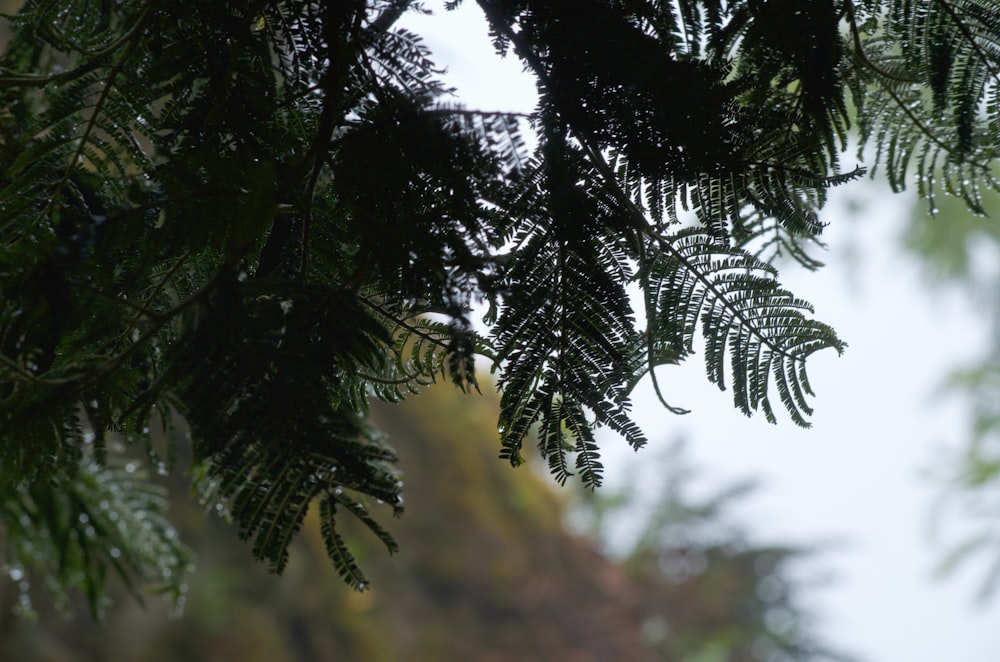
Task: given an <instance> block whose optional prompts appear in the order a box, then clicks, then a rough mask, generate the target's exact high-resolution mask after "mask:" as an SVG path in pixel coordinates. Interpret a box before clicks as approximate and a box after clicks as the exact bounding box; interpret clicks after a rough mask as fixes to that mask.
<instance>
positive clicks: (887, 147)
mask: <svg viewBox="0 0 1000 662" xmlns="http://www.w3.org/2000/svg"><path fill="white" fill-rule="evenodd" d="M851 18H852V19H853V20H852V23H851V29H852V30H853V34H854V35H855V39H854V56H855V61H856V66H857V68H858V70H859V71H860V72H861V75H862V76H863V77H864V78H865V79H866V80H867V81H868V83H869V86H870V87H869V94H868V95H867V96H866V98H865V99H864V101H863V103H862V106H861V108H860V109H859V110H860V113H859V116H860V126H861V131H862V144H874V145H875V146H876V162H877V164H878V166H879V167H880V168H881V169H883V170H884V171H885V174H886V176H887V178H888V179H889V182H890V184H891V185H892V187H893V189H895V190H901V189H902V188H904V187H905V185H906V184H907V182H908V180H909V177H910V176H911V173H913V174H914V175H915V178H916V185H917V190H918V192H919V193H920V195H921V197H924V198H926V199H928V200H929V201H930V204H931V208H932V209H934V208H935V204H934V197H935V195H936V194H937V193H938V192H939V191H940V190H944V191H945V192H947V193H949V194H951V195H955V196H959V197H961V198H962V199H963V200H965V202H966V204H967V205H968V206H969V207H970V208H971V209H972V210H974V211H976V212H978V213H982V211H983V210H982V205H981V193H980V187H981V186H986V187H989V188H993V189H997V188H998V187H1000V180H997V178H996V177H995V174H994V173H993V171H992V168H991V162H992V161H993V160H994V159H995V158H996V157H997V155H998V151H997V150H998V144H1000V133H998V132H997V131H996V130H995V128H991V127H996V126H997V125H998V118H1000V114H998V113H1000V108H998V107H997V105H996V104H995V103H990V100H991V99H995V98H996V95H997V92H996V89H997V84H998V82H997V81H998V77H1000V43H998V38H997V35H998V34H1000V3H997V2H993V1H985V2H984V1H982V0H936V1H935V2H926V3H914V2H891V3H889V7H888V11H887V12H886V13H885V14H884V15H879V14H878V13H877V12H873V13H869V14H866V13H864V12H862V11H859V12H858V15H857V16H854V15H853V14H852V15H851ZM872 26H878V28H879V31H878V32H874V30H873V27H872Z"/></svg>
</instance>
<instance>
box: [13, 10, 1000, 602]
mask: <svg viewBox="0 0 1000 662" xmlns="http://www.w3.org/2000/svg"><path fill="white" fill-rule="evenodd" d="M478 4H479V6H480V8H481V9H482V10H483V12H484V13H485V15H486V17H487V19H488V21H489V24H490V29H491V33H492V36H493V39H494V41H495V43H496V46H497V48H498V49H499V50H501V51H503V52H513V53H515V54H516V55H517V56H518V57H519V58H520V59H521V60H522V61H523V63H524V65H525V67H526V69H527V70H528V71H529V72H530V73H531V74H532V75H533V76H534V77H535V79H536V80H537V82H538V88H539V91H540V102H539V106H538V109H537V112H535V113H534V114H533V115H532V117H531V118H530V120H531V123H532V127H533V129H534V130H535V131H536V132H537V134H538V138H539V146H538V149H537V151H536V152H535V153H534V154H528V153H526V151H525V149H524V146H523V142H522V141H521V137H520V134H519V132H520V131H521V130H522V129H523V123H522V121H521V120H522V119H523V118H519V117H516V116H512V115H504V114H497V113H484V112H478V111H470V110H466V109H464V108H461V107H458V106H455V105H453V104H450V103H447V102H446V101H445V100H444V97H443V96H442V95H443V94H444V93H445V90H444V89H443V87H442V85H441V84H440V83H439V82H437V80H436V79H435V76H436V74H437V73H438V70H437V68H436V65H435V64H434V62H432V61H431V59H430V54H429V53H428V51H427V49H426V48H425V47H424V45H423V44H422V42H421V40H420V37H419V36H418V35H416V34H413V33H411V32H409V31H407V30H404V29H401V28H399V27H397V25H396V23H397V21H398V19H399V18H400V17H401V16H402V15H403V14H404V13H405V12H407V11H416V10H420V6H419V3H417V2H413V1H411V0H345V1H343V2H331V3H314V2H305V1H279V0H254V1H252V2H226V1H220V2H211V3H166V4H165V3H157V2H151V1H148V0H147V1H141V0H123V1H122V2H117V3H107V2H103V1H100V2H98V1H93V0H74V1H72V2H64V3H51V2H41V1H38V0H32V1H29V2H26V3H25V4H24V6H23V7H22V8H21V9H20V11H19V12H18V14H17V15H16V16H15V17H14V18H13V19H12V21H11V27H12V31H13V32H12V35H13V36H12V38H11V40H10V43H9V44H8V46H7V49H6V52H5V54H4V55H3V58H2V60H0V67H2V74H0V97H2V103H0V109H2V110H0V246H2V253H0V403H2V405H0V424H2V428H0V434H2V436H0V472H2V475H3V477H4V482H3V488H0V503H3V504H4V507H3V509H2V512H3V513H4V521H8V520H10V519H11V518H14V519H16V518H18V517H20V514H21V513H23V512H24V507H22V506H21V505H19V504H21V501H20V499H21V495H23V493H24V491H25V490H27V489H28V488H29V486H31V485H37V484H44V483H45V482H46V481H50V482H52V484H53V485H57V484H59V483H58V481H56V478H55V477H59V476H65V477H67V480H68V481H72V480H74V478H73V477H74V476H75V475H76V472H77V471H78V470H79V467H80V466H82V464H81V463H82V462H84V458H85V457H91V456H92V457H93V458H94V461H95V462H97V463H98V466H101V465H102V463H105V462H106V461H107V460H106V455H107V453H106V444H107V443H108V441H107V440H109V439H115V438H121V439H123V440H125V441H126V442H127V443H130V444H131V443H142V442H143V439H145V440H146V442H145V444H146V446H147V447H148V449H149V453H150V455H151V456H154V460H155V461H159V460H160V459H161V458H159V455H163V458H162V459H163V460H164V461H165V462H166V463H167V464H169V463H170V457H171V454H172V453H173V452H174V450H173V447H172V446H169V447H168V448H167V449H166V450H164V449H156V448H154V447H153V445H152V444H150V443H149V440H148V432H147V430H148V429H149V427H150V425H151V424H164V423H169V421H170V420H171V419H172V418H173V417H174V416H176V415H181V416H184V417H185V418H187V419H188V421H189V422H190V424H191V429H192V440H191V442H192V447H193V453H194V457H195V460H196V462H197V466H198V471H199V473H200V475H201V476H202V478H201V481H200V483H201V486H202V488H203V490H204V491H205V493H206V498H209V499H211V500H212V502H213V503H219V504H222V505H224V507H225V510H226V511H227V512H228V514H229V516H230V517H231V518H232V519H233V520H234V521H235V523H236V525H237V526H238V528H239V530H240V532H241V533H242V534H243V535H244V536H245V537H247V538H250V539H252V540H253V550H254V552H255V554H256V555H257V556H258V557H259V558H261V559H265V560H266V561H267V562H268V563H269V565H270V567H271V568H273V569H275V570H281V568H282V567H284V565H285V562H286V559H287V549H288V543H289V540H290V539H291V538H292V536H293V535H294V534H295V532H296V531H298V529H299V528H300V526H301V524H302V521H303V519H304V517H305V515H306V512H307V510H308V508H309V506H310V504H312V503H319V504H320V510H321V515H322V519H323V528H322V531H323V534H324V537H325V540H326V544H327V548H328V551H329V554H330V557H331V559H332V560H333V562H334V564H335V565H336V567H337V569H338V571H339V572H340V573H341V575H342V576H343V577H344V578H345V580H347V581H348V582H349V583H351V584H352V585H354V586H356V587H363V586H364V585H365V582H366V580H365V578H364V576H363V575H362V574H361V571H360V569H359V568H358V565H357V563H356V562H355V560H354V558H353V557H352V555H351V552H350V551H349V550H348V549H347V547H346V546H345V545H344V544H343V541H342V540H343V539H342V537H341V535H340V533H339V529H338V523H339V521H340V515H341V514H342V513H345V512H346V513H349V514H350V515H352V516H354V517H355V518H357V519H358V520H359V521H361V522H362V523H364V524H365V525H367V526H368V527H369V528H370V529H371V530H372V531H373V532H374V533H375V534H376V535H377V536H378V537H379V538H381V539H382V540H383V542H385V544H386V545H387V546H388V547H389V548H390V549H394V543H393V542H392V539H391V537H390V536H389V534H388V533H387V532H386V531H385V530H384V529H383V528H382V526H381V525H380V524H378V523H376V522H375V521H374V520H373V519H372V518H371V516H370V515H369V512H368V510H367V506H366V499H371V500H381V501H385V502H388V503H390V504H395V505H396V511H397V513H398V512H399V511H401V507H400V505H399V504H400V503H401V502H400V489H401V483H400V482H399V480H398V477H397V475H396V473H395V470H394V468H393V462H394V458H395V456H394V453H393V451H392V450H391V449H390V448H389V447H388V446H387V445H386V443H385V442H384V440H383V439H382V438H381V437H380V436H379V435H378V433H377V432H376V431H375V430H373V429H372V428H371V427H370V426H368V425H367V424H366V422H365V413H366V411H367V407H368V399H369V398H370V397H378V398H382V399H387V400H392V401H394V400H398V399H400V398H402V397H403V396H404V395H406V394H407V393H409V392H413V391H415V390H418V389H419V388H420V387H421V386H422V385H424V384H427V383H429V382H433V381H435V380H438V379H441V378H446V379H450V380H451V381H453V382H454V383H456V384H457V385H458V386H459V387H461V388H463V389H475V388H476V377H475V374H474V363H473V361H474V357H475V356H477V355H479V356H484V357H486V358H488V359H489V360H490V361H491V362H492V364H493V369H494V371H495V372H496V373H497V374H498V381H499V384H500V386H501V388H502V391H503V401H502V407H501V412H500V421H499V427H500V436H501V444H502V451H501V453H502V456H503V457H505V458H507V459H509V460H510V461H511V462H513V463H515V464H516V463H519V462H520V461H521V459H522V455H523V444H524V442H525V440H526V439H527V438H528V436H529V434H530V433H532V431H533V430H537V436H538V440H539V451H540V453H541V454H542V455H543V456H544V457H545V458H546V459H547V460H548V462H549V464H550V466H551V467H552V469H553V471H554V473H555V475H556V477H557V478H558V479H559V480H560V481H562V480H565V479H566V477H567V476H569V475H570V474H571V473H579V475H580V477H581V478H582V480H583V481H584V483H586V484H587V485H589V486H596V485H597V484H599V482H600V480H601V472H602V468H601V464H600V461H599V458H598V453H597V445H596V442H595V437H594V430H595V428H597V427H600V426H605V427H610V428H611V429H613V430H615V431H616V432H618V433H619V434H620V435H621V436H622V437H624V438H625V439H626V440H627V442H628V443H630V444H631V445H633V446H636V447H638V446H641V445H642V444H643V443H644V437H643V434H642V432H641V431H640V430H639V429H637V428H636V426H635V425H634V424H633V423H632V422H631V420H630V418H629V413H628V412H629V406H630V403H629V393H630V391H631V389H632V388H633V387H634V386H635V384H636V383H637V382H638V381H639V379H640V378H641V377H642V376H644V375H647V374H652V375H653V376H654V378H655V377H656V373H655V370H656V368H657V367H658V366H663V365H667V364H673V363H677V362H679V361H681V360H683V359H684V358H685V357H686V356H688V355H690V354H691V353H692V352H693V351H694V349H695V342H696V338H698V337H700V338H702V339H703V342H704V348H705V349H704V356H705V366H706V370H707V373H708V377H709V379H710V380H711V381H713V382H714V383H716V384H718V385H719V387H720V388H729V389H731V392H732V394H733V398H734V404H735V406H736V407H738V408H739V409H740V410H742V411H744V412H747V413H748V414H749V413H751V412H753V411H757V410H761V411H763V413H764V414H765V416H766V417H767V418H768V419H771V420H774V419H775V417H776V412H775V411H774V410H775V407H774V406H773V404H772V402H780V403H781V404H782V405H783V407H784V409H785V410H786V411H787V412H788V415H789V416H790V417H791V418H792V420H794V421H795V422H796V423H798V424H802V425H805V424H806V416H807V415H808V414H809V412H810V409H809V407H810V405H809V403H808V402H807V396H808V395H810V389H809V384H808V381H807V379H806V372H805V361H806V359H807V358H808V357H809V356H810V355H811V354H812V353H813V352H815V351H818V350H821V349H824V348H833V349H835V350H837V351H838V352H839V351H841V350H842V349H843V347H844V344H843V342H842V341H841V340H840V339H839V338H838V337H837V336H836V335H835V333H834V331H833V330H832V329H831V328H830V327H829V326H827V325H824V324H822V323H820V322H817V321H815V320H813V319H812V317H811V316H810V312H811V311H810V308H809V306H808V304H806V303H805V302H803V301H801V300H798V299H796V298H794V297H793V296H792V295H791V294H789V293H788V292H786V291H785V290H783V289H782V288H781V287H780V285H779V284H778V282H777V275H776V272H775V270H774V268H773V267H772V266H771V265H770V264H769V261H770V260H771V258H773V257H774V256H775V255H781V254H784V255H791V256H792V257H794V258H796V259H798V260H799V261H800V262H802V263H804V264H806V265H807V266H816V265H817V264H818V263H817V262H816V261H815V258H814V257H813V256H811V255H810V254H809V252H808V249H809V248H810V245H811V244H815V243H817V242H818V241H819V236H820V233H821V231H822V228H823V224H822V223H821V222H820V221H819V218H818V210H819V208H820V207H821V206H822V204H823V202H824V200H825V198H826V192H827V189H828V188H829V187H830V186H832V185H835V184H839V183H841V182H843V181H846V180H848V179H851V178H852V177H856V176H858V175H860V174H861V170H860V169H858V170H854V171H851V172H846V173H845V172H842V171H841V170H840V169H839V167H838V157H839V155H840V152H841V150H842V149H843V148H844V146H845V141H846V131H847V128H848V125H849V123H850V120H851V113H850V112H849V104H850V103H852V102H853V104H854V106H855V107H856V109H857V110H858V111H859V115H858V116H859V117H860V125H861V129H862V137H863V139H864V141H865V142H866V143H867V144H870V145H872V146H873V147H874V148H875V150H876V152H877V156H876V162H877V164H878V165H879V166H880V167H882V168H884V169H885V170H886V172H887V173H888V176H889V179H890V181H891V182H892V184H893V186H894V187H896V188H899V187H901V186H902V185H903V183H904V181H905V179H906V178H907V177H908V176H909V173H910V172H911V168H912V169H913V170H914V171H915V172H916V175H917V181H918V188H919V190H920V191H921V193H923V194H924V195H926V196H928V197H932V196H933V194H934V192H935V189H936V188H937V187H938V186H943V187H944V190H946V191H948V192H951V193H955V194H957V195H960V196H962V197H963V198H965V200H966V202H967V203H968V204H969V205H971V206H972V207H973V208H976V207H977V206H978V204H979V203H978V201H979V192H978V191H979V187H981V186H993V187H995V186H996V184H997V182H996V180H994V179H993V178H992V177H991V175H990V171H989V164H990V163H991V161H992V159H993V157H994V154H995V150H996V147H997V144H998V142H1000V141H998V139H997V138H998V131H1000V129H998V127H1000V101H998V99H1000V96H998V92H997V85H996V79H997V76H996V73H997V71H998V50H997V43H998V35H1000V19H998V18H997V17H998V16H1000V11H997V10H998V7H997V3H995V2H982V1H971V0H938V1H935V2H929V3H912V2H876V1H874V0H871V1H867V2H858V3H853V2H851V1H850V0H843V1H839V2H834V1H833V0H830V1H828V2H827V1H824V2H810V3H801V2H797V1H795V0H768V1H764V0H740V1H736V2H725V3H723V2H718V1H715V0H712V1H710V0H704V1H701V2H694V1H692V0H678V1H677V2H654V1H648V2H647V1H643V0H629V1H626V0H586V1H585V2H584V1H582V0H574V1H572V2H570V1H569V0H560V1H558V2H540V1H534V0H509V1H508V0H480V1H479V3H478ZM925 90H930V91H931V93H930V94H925ZM685 212H687V213H685ZM629 286H637V287H638V288H639V289H640V290H641V292H642V297H641V299H640V300H638V301H635V302H633V301H632V300H631V299H630V298H629V296H627V291H628V289H627V288H628V287H629ZM480 300H483V301H485V302H486V303H487V304H488V305H489V313H488V314H487V319H486V322H487V326H488V328H489V332H488V335H486V336H485V337H484V336H480V334H478V333H477V332H476V331H475V330H474V327H473V324H472V320H471V318H470V315H471V310H472V306H473V304H474V303H476V302H477V301H480ZM637 305H638V306H639V310H638V311H636V310H635V309H634V307H635V306H637ZM773 391H777V394H778V398H777V399H776V400H775V399H774V398H773V395H772V392H773ZM173 443H177V442H176V440H175V441H174V442H173ZM89 449H92V450H89ZM98 475H100V476H102V477H104V478H106V479H107V480H109V481H110V480H113V474H109V473H99V474H98ZM67 489H69V488H67ZM109 489H110V488H109ZM123 489H124V488H123ZM3 530H4V531H6V537H8V538H10V537H11V536H12V533H11V531H12V530H13V529H12V527H11V526H10V525H4V529H3ZM14 542H16V541H14ZM6 544H7V545H8V547H9V548H11V549H14V547H12V544H13V543H12V542H11V541H8V542H7V543H6ZM9 553H10V552H9ZM13 555H14V556H15V557H16V558H18V559H20V558H21V555H18V554H16V553H14V554H13ZM39 558H43V557H39ZM22 561H23V562H25V563H27V562H29V560H27V559H22ZM50 561H51V562H52V563H54V564H55V565H56V566H58V568H59V571H58V572H57V573H55V574H56V575H57V576H59V577H80V576H86V577H88V578H90V577H92V571H91V570H88V568H91V567H92V566H91V565H88V564H86V563H84V564H79V563H77V564H76V565H72V564H71V563H70V561H68V560H67V559H65V558H59V559H50ZM67 564H69V565H67ZM119 570H120V571H121V572H122V573H123V574H125V575H127V576H133V575H134V576H135V577H137V578H144V577H146V576H147V573H146V570H145V568H144V567H143V566H142V564H139V563H136V564H122V565H120V566H119ZM70 583H72V582H70ZM85 583H93V582H91V579H87V580H85ZM97 583H98V584H99V582H97ZM88 585H89V584H88Z"/></svg>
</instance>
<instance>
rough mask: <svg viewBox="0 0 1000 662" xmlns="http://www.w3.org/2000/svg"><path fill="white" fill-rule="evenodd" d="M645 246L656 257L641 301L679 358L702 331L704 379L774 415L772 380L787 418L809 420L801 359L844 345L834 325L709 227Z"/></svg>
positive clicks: (750, 407) (745, 408) (739, 402)
mask: <svg viewBox="0 0 1000 662" xmlns="http://www.w3.org/2000/svg"><path fill="white" fill-rule="evenodd" d="M650 251H651V252H653V251H655V252H656V253H657V257H656V258H655V259H654V260H651V261H650V262H649V268H648V273H646V274H644V275H643V279H642V281H641V282H642V284H643V287H644V296H645V301H646V306H647V307H648V308H649V309H650V310H653V311H655V323H656V331H657V333H658V334H663V335H664V336H665V337H666V338H668V339H669V342H670V344H671V345H672V346H673V347H675V348H677V349H678V351H679V352H680V354H679V356H678V358H679V359H683V358H684V356H685V355H686V354H689V353H690V352H692V351H693V350H694V340H695V337H696V336H697V335H698V334H699V332H700V335H701V336H702V337H703V338H704V341H705V369H706V372H707V374H708V378H709V380H710V381H711V382H712V383H714V384H716V385H718V386H719V388H720V389H725V388H726V386H727V385H729V386H730V387H731V388H732V390H733V401H734V404H735V405H736V407H737V408H738V409H739V410H740V411H742V412H744V413H745V414H747V415H749V414H751V413H753V412H754V411H757V410H760V411H762V412H763V413H764V415H765V416H766V417H767V419H768V420H769V421H771V422H774V421H775V414H774V407H773V406H772V398H771V396H770V388H771V385H772V384H773V386H774V388H776V389H777V391H778V396H779V400H780V402H781V403H782V404H783V405H784V407H785V409H786V410H787V411H788V413H789V415H790V416H791V418H792V420H794V421H795V422H796V423H797V424H799V425H801V426H808V422H807V421H806V419H805V416H807V415H809V414H811V413H812V409H811V407H810V406H809V404H808V402H807V400H806V396H807V395H812V391H811V389H810V387H809V382H808V378H807V376H806V372H805V360H806V358H807V357H808V356H809V355H810V354H812V353H813V352H815V351H818V350H820V349H824V348H827V347H833V348H835V349H836V350H837V351H838V352H841V351H843V349H844V346H845V345H844V343H843V341H841V340H840V339H839V338H837V336H836V334H835V333H834V331H833V329H831V328H830V327H829V326H827V325H826V324H823V323H821V322H817V321H815V320H812V319H810V318H809V317H808V316H807V313H812V307H811V306H810V304H808V303H807V302H805V301H803V300H801V299H797V298H795V297H793V296H792V295H791V294H790V293H789V292H788V291H786V290H783V289H781V287H780V286H779V285H778V282H777V279H776V271H775V270H774V268H773V267H771V266H770V265H768V264H767V263H765V262H761V261H759V260H757V259H755V258H753V257H752V256H750V255H749V254H747V253H745V252H742V251H739V250H735V249H727V248H725V247H721V246H719V244H718V243H717V242H715V241H713V239H712V237H711V235H707V234H705V233H703V232H700V231H698V230H694V229H689V230H681V231H679V232H678V233H676V234H674V235H672V236H669V237H656V238H655V239H654V241H653V242H652V245H651V246H650ZM727 372H728V373H729V375H728V376H727Z"/></svg>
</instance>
